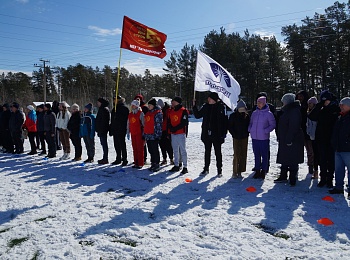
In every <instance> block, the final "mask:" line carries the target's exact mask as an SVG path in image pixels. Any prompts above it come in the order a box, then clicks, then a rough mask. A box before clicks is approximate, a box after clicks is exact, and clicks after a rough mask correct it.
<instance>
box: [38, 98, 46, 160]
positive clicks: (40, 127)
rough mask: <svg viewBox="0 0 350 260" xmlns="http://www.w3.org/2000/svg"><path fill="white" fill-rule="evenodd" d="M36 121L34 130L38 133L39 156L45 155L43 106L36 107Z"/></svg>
mask: <svg viewBox="0 0 350 260" xmlns="http://www.w3.org/2000/svg"><path fill="white" fill-rule="evenodd" d="M37 111H38V112H37V114H36V115H37V121H36V128H37V131H38V136H39V141H40V146H41V147H40V148H41V153H39V155H46V144H45V131H44V114H45V112H44V104H41V105H39V106H37Z"/></svg>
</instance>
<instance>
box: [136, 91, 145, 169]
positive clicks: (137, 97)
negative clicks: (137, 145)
mask: <svg viewBox="0 0 350 260" xmlns="http://www.w3.org/2000/svg"><path fill="white" fill-rule="evenodd" d="M134 100H138V101H139V102H140V107H141V109H142V112H143V114H144V115H146V113H147V112H148V106H147V104H146V103H145V102H144V100H143V96H142V95H141V94H138V95H136V96H135V97H134ZM144 144H145V146H144V147H143V156H144V163H145V164H146V162H147V142H144Z"/></svg>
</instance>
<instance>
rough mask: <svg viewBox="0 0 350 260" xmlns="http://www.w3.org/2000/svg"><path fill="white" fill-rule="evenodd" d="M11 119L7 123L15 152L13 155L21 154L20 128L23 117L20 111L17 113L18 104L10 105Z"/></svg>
mask: <svg viewBox="0 0 350 260" xmlns="http://www.w3.org/2000/svg"><path fill="white" fill-rule="evenodd" d="M11 111H12V113H11V117H10V121H9V129H10V133H11V137H12V141H13V143H14V145H15V151H14V152H13V153H16V154H21V153H23V136H22V126H23V123H24V117H23V114H22V113H21V111H19V104H18V103H16V102H13V103H12V105H11Z"/></svg>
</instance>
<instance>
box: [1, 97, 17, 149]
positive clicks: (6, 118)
mask: <svg viewBox="0 0 350 260" xmlns="http://www.w3.org/2000/svg"><path fill="white" fill-rule="evenodd" d="M2 111H3V112H2V117H1V126H0V127H1V132H2V135H3V150H4V152H6V153H13V151H14V150H13V141H12V137H11V132H10V127H9V124H10V117H11V111H10V105H9V104H7V103H6V104H4V105H3V106H2Z"/></svg>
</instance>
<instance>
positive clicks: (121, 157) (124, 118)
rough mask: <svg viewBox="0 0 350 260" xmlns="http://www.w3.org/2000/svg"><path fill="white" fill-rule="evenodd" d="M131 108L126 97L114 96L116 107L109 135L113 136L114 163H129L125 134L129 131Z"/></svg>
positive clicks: (113, 111) (112, 115)
mask: <svg viewBox="0 0 350 260" xmlns="http://www.w3.org/2000/svg"><path fill="white" fill-rule="evenodd" d="M128 116H129V108H128V107H127V106H126V105H125V98H122V97H121V96H117V98H116V99H115V98H114V107H113V110H112V112H111V125H110V129H109V135H110V136H113V141H114V149H115V153H116V159H115V161H114V162H112V164H113V165H118V164H122V166H125V165H127V164H128V159H127V157H128V154H127V151H126V143H125V136H126V131H127V124H128Z"/></svg>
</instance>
